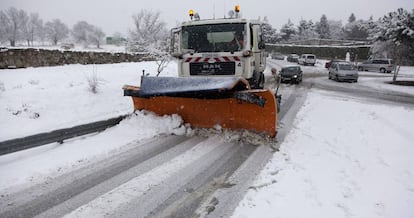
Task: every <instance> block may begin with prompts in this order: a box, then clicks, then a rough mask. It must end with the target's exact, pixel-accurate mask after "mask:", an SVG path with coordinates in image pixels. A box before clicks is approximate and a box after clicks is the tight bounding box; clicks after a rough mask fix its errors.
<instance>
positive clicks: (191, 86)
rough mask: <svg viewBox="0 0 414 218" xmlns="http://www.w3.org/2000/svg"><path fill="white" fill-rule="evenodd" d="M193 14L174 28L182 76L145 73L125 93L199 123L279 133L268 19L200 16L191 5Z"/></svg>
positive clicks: (138, 104)
mask: <svg viewBox="0 0 414 218" xmlns="http://www.w3.org/2000/svg"><path fill="white" fill-rule="evenodd" d="M236 10H237V7H236ZM236 12H238V11H236ZM190 17H191V20H190V21H187V22H183V23H182V25H181V26H180V27H178V28H174V29H172V30H171V47H170V54H171V55H172V56H173V57H175V58H177V63H178V77H149V76H143V77H142V78H141V86H139V87H137V86H130V85H125V86H124V87H123V89H124V95H125V96H131V97H132V99H133V103H134V109H135V110H147V111H152V112H154V113H156V114H158V115H171V114H178V115H180V116H181V117H182V118H183V120H184V122H185V123H189V124H191V126H193V127H200V128H218V127H219V128H225V129H233V130H240V129H243V130H248V131H253V132H257V133H265V134H267V135H268V136H269V137H275V136H276V123H277V106H276V99H275V94H274V93H272V91H271V90H267V89H264V82H265V81H264V80H265V79H264V74H263V71H264V70H265V67H266V55H265V50H264V47H265V46H264V41H263V40H262V31H261V28H262V24H261V23H260V22H259V21H254V20H247V19H242V18H223V19H209V20H200V19H197V18H194V14H192V11H191V10H190ZM196 17H197V16H196Z"/></svg>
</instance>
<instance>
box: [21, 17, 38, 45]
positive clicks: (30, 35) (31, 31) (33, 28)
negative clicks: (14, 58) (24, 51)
mask: <svg viewBox="0 0 414 218" xmlns="http://www.w3.org/2000/svg"><path fill="white" fill-rule="evenodd" d="M42 30H43V20H42V19H40V18H39V14H37V13H31V14H30V16H29V17H28V22H26V25H25V26H23V28H22V33H23V38H24V39H25V40H26V41H27V46H30V44H32V45H33V41H34V39H35V37H37V36H39V35H40V34H41V33H40V31H42Z"/></svg>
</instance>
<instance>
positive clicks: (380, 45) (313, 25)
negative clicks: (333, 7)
mask: <svg viewBox="0 0 414 218" xmlns="http://www.w3.org/2000/svg"><path fill="white" fill-rule="evenodd" d="M263 34H264V40H265V41H266V42H267V43H275V44H276V43H293V42H295V41H302V40H308V39H335V40H354V41H355V40H356V41H365V42H367V43H368V44H372V49H371V53H372V54H373V55H374V56H376V57H383V58H396V59H398V60H397V61H401V62H403V63H405V64H414V9H413V10H412V11H411V12H410V11H407V10H404V9H402V8H400V9H397V10H396V11H393V12H389V13H387V14H386V15H384V16H383V17H382V18H379V19H378V20H374V19H373V18H372V16H371V17H370V18H369V19H368V20H363V19H357V18H356V16H355V14H354V13H352V14H351V15H350V16H349V18H348V21H347V23H346V24H345V25H343V24H342V21H335V20H329V19H328V18H327V16H326V15H322V16H321V18H320V20H319V21H317V22H313V21H312V20H305V19H301V20H300V21H299V23H298V24H296V25H295V24H294V23H292V22H291V21H290V19H289V20H288V22H287V23H286V24H284V25H283V26H282V27H281V28H280V30H279V31H277V29H275V28H273V27H272V25H271V24H270V23H269V22H268V21H267V19H266V18H265V19H264V25H263Z"/></svg>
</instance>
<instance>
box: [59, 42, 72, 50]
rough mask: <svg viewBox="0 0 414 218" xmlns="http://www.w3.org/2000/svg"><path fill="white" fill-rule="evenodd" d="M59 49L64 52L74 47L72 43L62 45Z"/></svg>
mask: <svg viewBox="0 0 414 218" xmlns="http://www.w3.org/2000/svg"><path fill="white" fill-rule="evenodd" d="M60 47H61V48H62V49H65V50H69V49H72V48H75V45H74V44H73V43H62V45H60Z"/></svg>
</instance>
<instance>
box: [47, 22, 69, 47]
mask: <svg viewBox="0 0 414 218" xmlns="http://www.w3.org/2000/svg"><path fill="white" fill-rule="evenodd" d="M45 31H46V35H47V38H48V39H50V40H51V41H52V43H53V45H57V43H58V41H60V40H62V39H65V38H66V37H68V34H69V28H68V27H67V26H66V24H64V23H63V22H62V21H60V20H59V19H54V20H53V21H51V22H50V21H49V22H47V23H46V25H45Z"/></svg>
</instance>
